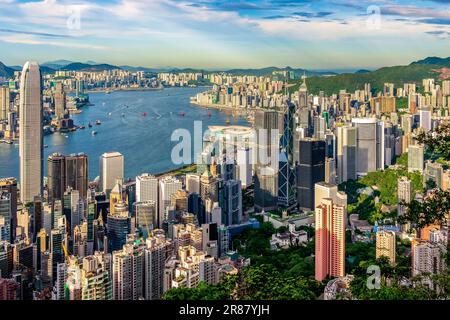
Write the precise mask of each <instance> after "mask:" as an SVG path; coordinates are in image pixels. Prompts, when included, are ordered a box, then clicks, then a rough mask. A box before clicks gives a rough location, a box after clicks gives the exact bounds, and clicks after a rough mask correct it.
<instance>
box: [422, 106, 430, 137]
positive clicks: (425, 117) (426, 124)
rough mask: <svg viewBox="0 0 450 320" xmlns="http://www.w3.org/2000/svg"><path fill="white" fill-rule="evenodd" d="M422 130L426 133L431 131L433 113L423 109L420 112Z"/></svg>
mask: <svg viewBox="0 0 450 320" xmlns="http://www.w3.org/2000/svg"><path fill="white" fill-rule="evenodd" d="M419 117H420V128H422V129H423V130H424V131H425V132H428V131H430V130H431V111H430V110H429V109H421V110H420V111H419Z"/></svg>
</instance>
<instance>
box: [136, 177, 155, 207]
mask: <svg viewBox="0 0 450 320" xmlns="http://www.w3.org/2000/svg"><path fill="white" fill-rule="evenodd" d="M142 201H154V202H155V203H156V207H158V178H156V177H155V176H153V175H151V174H148V173H143V174H141V175H139V176H137V177H136V202H142Z"/></svg>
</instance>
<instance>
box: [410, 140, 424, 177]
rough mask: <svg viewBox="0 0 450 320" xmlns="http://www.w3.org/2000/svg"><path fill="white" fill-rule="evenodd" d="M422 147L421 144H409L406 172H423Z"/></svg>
mask: <svg viewBox="0 0 450 320" xmlns="http://www.w3.org/2000/svg"><path fill="white" fill-rule="evenodd" d="M423 164H424V147H423V145H409V147H408V172H413V171H419V172H420V173H422V172H423Z"/></svg>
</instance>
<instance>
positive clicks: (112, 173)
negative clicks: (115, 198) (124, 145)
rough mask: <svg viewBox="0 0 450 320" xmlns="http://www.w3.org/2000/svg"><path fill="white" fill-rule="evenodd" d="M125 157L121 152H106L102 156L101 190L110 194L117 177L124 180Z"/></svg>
mask: <svg viewBox="0 0 450 320" xmlns="http://www.w3.org/2000/svg"><path fill="white" fill-rule="evenodd" d="M123 175H124V157H123V155H122V154H121V153H119V152H106V153H104V154H102V155H101V156H100V190H101V191H103V192H105V193H106V194H107V195H109V192H110V191H111V189H112V188H113V187H114V185H115V184H116V180H117V179H122V180H123Z"/></svg>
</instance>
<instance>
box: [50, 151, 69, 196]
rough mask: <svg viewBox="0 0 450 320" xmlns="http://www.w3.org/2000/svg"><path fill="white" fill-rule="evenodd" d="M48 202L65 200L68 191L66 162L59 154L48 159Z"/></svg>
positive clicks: (54, 154)
mask: <svg viewBox="0 0 450 320" xmlns="http://www.w3.org/2000/svg"><path fill="white" fill-rule="evenodd" d="M47 189H48V201H49V202H52V201H53V200H56V199H59V200H62V199H63V195H64V191H65V190H66V161H65V157H64V156H63V155H61V154H59V153H53V154H51V155H49V156H48V159H47Z"/></svg>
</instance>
